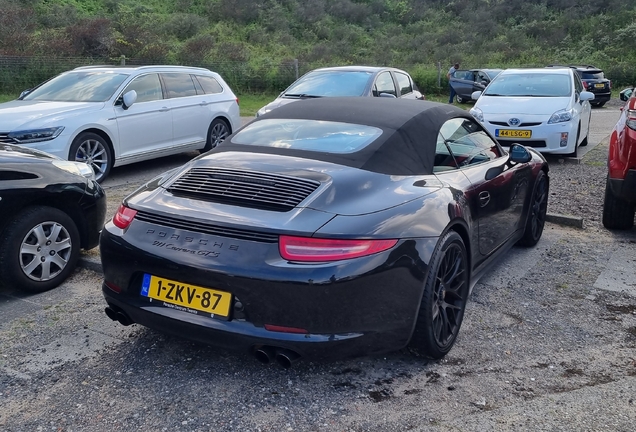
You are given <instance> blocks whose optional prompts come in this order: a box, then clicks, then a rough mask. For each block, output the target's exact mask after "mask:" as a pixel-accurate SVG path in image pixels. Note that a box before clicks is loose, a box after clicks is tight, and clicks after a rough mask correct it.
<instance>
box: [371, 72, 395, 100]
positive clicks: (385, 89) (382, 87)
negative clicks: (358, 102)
mask: <svg viewBox="0 0 636 432" xmlns="http://www.w3.org/2000/svg"><path fill="white" fill-rule="evenodd" d="M372 94H373V96H376V97H378V96H381V95H383V94H384V95H392V96H394V97H398V93H397V91H396V90H395V83H394V82H393V77H392V76H391V72H389V71H384V72H380V73H379V74H378V76H377V77H376V78H375V82H374V83H373V87H372Z"/></svg>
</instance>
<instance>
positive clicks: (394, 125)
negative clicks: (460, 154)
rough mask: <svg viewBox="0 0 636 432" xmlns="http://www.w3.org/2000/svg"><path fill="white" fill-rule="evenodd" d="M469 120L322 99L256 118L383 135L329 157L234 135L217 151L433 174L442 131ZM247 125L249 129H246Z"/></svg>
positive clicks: (425, 105)
mask: <svg viewBox="0 0 636 432" xmlns="http://www.w3.org/2000/svg"><path fill="white" fill-rule="evenodd" d="M456 117H460V118H471V119H472V117H471V116H470V115H469V114H468V113H467V112H466V111H464V110H462V109H460V108H457V107H455V106H453V105H447V104H442V103H437V102H428V101H421V100H401V99H390V98H369V97H350V98H335V97H334V98H320V99H310V100H302V101H298V102H293V103H289V104H287V105H284V106H281V107H279V108H276V109H274V110H272V111H270V112H269V113H267V114H265V115H263V116H261V117H259V118H257V119H256V120H254V122H260V121H263V120H266V119H311V120H321V121H333V122H341V123H353V124H359V125H368V126H374V127H377V128H379V129H381V130H382V134H381V135H380V136H379V137H378V138H377V139H376V140H375V141H373V142H372V143H370V144H369V145H368V146H366V147H364V148H362V149H361V150H359V151H357V152H354V153H346V154H342V153H338V154H335V153H328V152H316V151H306V150H298V149H289V148H280V147H261V146H252V145H241V144H236V143H234V142H232V137H230V138H229V139H227V140H225V141H224V142H222V143H221V144H220V145H219V146H218V147H217V148H216V149H214V150H213V152H215V153H216V152H224V151H244V152H251V153H268V154H281V155H289V156H295V157H302V158H309V159H317V160H322V161H326V162H332V163H337V164H341V165H346V166H351V167H354V168H360V169H364V170H368V171H373V172H378V173H382V174H391V175H416V174H420V175H421V174H431V173H432V172H433V161H434V158H435V148H436V144H437V136H438V133H439V130H440V127H441V126H442V125H443V124H444V123H445V122H446V121H447V120H448V119H451V118H456ZM246 127H249V125H248V126H246Z"/></svg>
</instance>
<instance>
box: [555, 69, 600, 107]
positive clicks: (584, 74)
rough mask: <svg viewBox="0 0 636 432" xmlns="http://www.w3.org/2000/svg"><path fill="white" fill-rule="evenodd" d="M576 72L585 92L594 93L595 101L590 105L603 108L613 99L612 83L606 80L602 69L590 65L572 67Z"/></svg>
mask: <svg viewBox="0 0 636 432" xmlns="http://www.w3.org/2000/svg"><path fill="white" fill-rule="evenodd" d="M548 67H563V66H560V65H550V66H548ZM569 67H571V68H572V69H574V70H576V71H577V72H578V74H579V77H580V78H581V82H582V83H583V87H584V88H585V90H587V91H589V92H592V93H594V99H593V100H591V101H590V105H592V106H595V107H602V106H603V105H605V104H606V103H607V101H609V100H610V99H611V98H612V82H611V81H610V80H609V79H607V78H605V74H604V72H603V70H602V69H599V68H597V67H594V66H590V65H570V66H569Z"/></svg>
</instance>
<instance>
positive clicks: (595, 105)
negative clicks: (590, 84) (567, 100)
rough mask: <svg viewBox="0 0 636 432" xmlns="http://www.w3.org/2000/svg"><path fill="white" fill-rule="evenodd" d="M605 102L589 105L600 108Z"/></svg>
mask: <svg viewBox="0 0 636 432" xmlns="http://www.w3.org/2000/svg"><path fill="white" fill-rule="evenodd" d="M606 102H607V101H602V102H590V105H592V106H593V107H595V108H601V107H602V106H603V105H605V103H606Z"/></svg>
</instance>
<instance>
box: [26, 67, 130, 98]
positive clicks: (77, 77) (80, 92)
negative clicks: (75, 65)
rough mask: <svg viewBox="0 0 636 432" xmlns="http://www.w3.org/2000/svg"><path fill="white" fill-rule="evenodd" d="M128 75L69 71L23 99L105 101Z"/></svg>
mask: <svg viewBox="0 0 636 432" xmlns="http://www.w3.org/2000/svg"><path fill="white" fill-rule="evenodd" d="M127 77H128V75H127V74H122V73H117V72H104V71H100V72H96V71H81V72H67V73H64V74H62V75H58V76H56V77H55V78H53V79H51V80H50V81H47V82H45V83H44V84H42V85H41V86H39V87H37V88H36V89H35V90H33V91H32V92H31V93H28V94H27V95H26V96H24V98H23V100H37V101H56V102H104V101H107V100H108V99H110V97H111V96H112V95H113V93H115V91H116V90H117V89H118V88H119V86H120V85H121V83H122V82H124V80H125V79H126V78H127Z"/></svg>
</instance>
